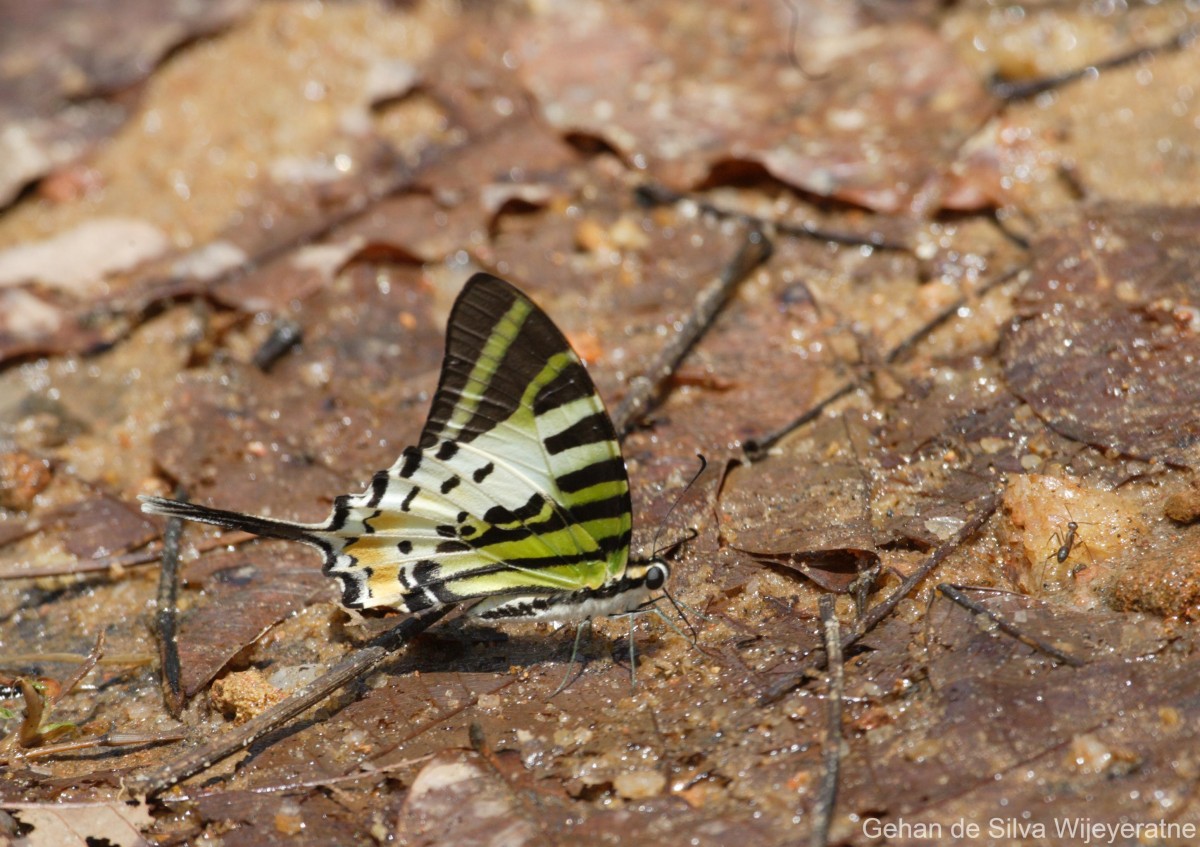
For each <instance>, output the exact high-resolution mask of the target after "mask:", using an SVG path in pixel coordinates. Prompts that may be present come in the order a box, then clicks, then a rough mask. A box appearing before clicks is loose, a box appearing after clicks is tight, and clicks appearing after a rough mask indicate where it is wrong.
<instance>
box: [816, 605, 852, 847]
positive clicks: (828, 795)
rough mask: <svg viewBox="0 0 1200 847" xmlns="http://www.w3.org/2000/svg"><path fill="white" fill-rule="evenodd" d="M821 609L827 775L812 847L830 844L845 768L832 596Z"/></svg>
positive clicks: (823, 745)
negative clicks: (825, 662)
mask: <svg viewBox="0 0 1200 847" xmlns="http://www.w3.org/2000/svg"><path fill="white" fill-rule="evenodd" d="M820 607H821V622H822V623H823V624H824V625H825V655H826V656H828V657H829V658H828V665H829V694H828V699H827V706H828V709H827V711H826V713H825V714H826V724H825V738H824V740H823V741H822V742H821V751H822V752H821V761H822V765H823V766H824V774H823V775H822V776H821V785H820V788H819V790H818V792H817V802H816V805H815V806H813V811H812V816H813V829H812V833H811V835H810V836H809V839H808V843H809V845H810V847H825V845H826V844H828V843H829V825H830V823H831V822H832V821H833V804H834V803H835V802H836V801H837V789H838V775H839V773H840V772H841V765H842V691H843V688H844V686H845V673H844V669H843V668H842V640H841V638H842V637H841V632H840V629H839V627H838V619H837V612H836V601H835V600H834V597H833V595H832V594H822V595H821V600H820Z"/></svg>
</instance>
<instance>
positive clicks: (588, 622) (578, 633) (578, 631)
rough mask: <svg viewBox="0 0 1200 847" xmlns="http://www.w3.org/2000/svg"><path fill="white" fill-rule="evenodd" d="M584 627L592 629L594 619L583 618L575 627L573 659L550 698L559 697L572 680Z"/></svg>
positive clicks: (568, 663) (581, 670)
mask: <svg viewBox="0 0 1200 847" xmlns="http://www.w3.org/2000/svg"><path fill="white" fill-rule="evenodd" d="M584 627H587V629H588V630H589V631H590V630H591V628H592V619H591V618H584V619H583V620H581V621H580V622H579V625H578V626H577V627H575V646H573V647H572V648H571V659H570V661H568V662H567V672H566V673H565V674H563V678H562V682H560V683H559V684H558V688H556V689H554V693H553V694H551V695H550V698H548V699H552V698H554V697H557V696H558V693H559V692H560V691H562V690H563V689H564V688H566V687H567V683H568V682H570V681H571V671H572V669H574V667H575V659H576V657H577V656H578V655H579V642H580V641H581V640H582V639H583V630H584ZM582 672H583V669H582V668H580V673H582Z"/></svg>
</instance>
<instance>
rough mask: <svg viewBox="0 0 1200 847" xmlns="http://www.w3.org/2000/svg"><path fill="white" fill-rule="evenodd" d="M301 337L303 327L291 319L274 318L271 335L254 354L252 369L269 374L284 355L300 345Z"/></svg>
mask: <svg viewBox="0 0 1200 847" xmlns="http://www.w3.org/2000/svg"><path fill="white" fill-rule="evenodd" d="M303 336H304V327H302V326H300V324H298V323H296V322H295V321H294V320H292V319H291V318H284V317H280V318H276V319H275V326H274V327H272V328H271V334H270V335H269V336H267V340H266V341H264V342H263V343H262V346H261V347H259V348H258V350H257V351H255V353H254V360H253V361H254V367H256V368H258V369H259V370H260V371H262V372H263V373H268V372H270V370H271V368H273V367H275V363H276V362H278V361H279V360H280V359H282V358H283V355H284V354H285V353H287V352H288V351H289V350H291V349H292V348H293V347H295V346H296V345H297V344H299V343H300V339H301V338H302V337H303Z"/></svg>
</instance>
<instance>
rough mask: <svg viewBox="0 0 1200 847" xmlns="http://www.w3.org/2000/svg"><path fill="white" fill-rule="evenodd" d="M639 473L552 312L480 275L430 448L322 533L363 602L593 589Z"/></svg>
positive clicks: (460, 325) (459, 325)
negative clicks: (628, 464) (632, 473)
mask: <svg viewBox="0 0 1200 847" xmlns="http://www.w3.org/2000/svg"><path fill="white" fill-rule="evenodd" d="M630 526H631V514H630V500H629V482H628V478H627V476H626V472H625V465H624V461H623V460H622V458H621V452H620V446H619V444H618V443H617V439H616V433H615V431H614V429H613V426H612V422H611V420H610V419H609V416H608V414H607V412H606V411H605V410H604V405H603V403H602V401H601V400H600V397H599V396H598V395H597V393H596V389H595V386H594V385H593V383H592V380H591V378H590V377H589V376H588V374H587V371H586V369H585V368H584V366H583V364H582V362H580V360H579V357H578V356H577V355H576V354H575V352H574V351H573V350H572V349H571V347H570V345H569V344H568V342H567V340H566V339H565V338H564V337H563V335H562V333H561V332H560V331H559V330H558V328H557V327H556V326H555V325H554V324H553V322H552V321H551V320H550V318H549V317H548V316H547V315H546V314H545V313H544V312H542V311H541V309H539V308H538V307H537V306H536V305H535V304H534V303H533V302H532V301H531V300H529V299H528V298H527V297H525V296H524V295H523V294H521V293H520V292H519V291H518V290H517V289H515V288H513V287H512V286H511V285H509V284H508V283H506V282H504V281H503V280H500V279H498V278H496V277H493V276H490V275H488V274H476V275H475V276H474V277H472V278H471V280H470V281H469V282H468V283H467V285H466V287H465V288H464V289H463V292H462V294H460V295H459V298H458V300H457V301H456V303H455V306H454V309H453V311H452V312H451V316H450V321H449V325H448V329H447V338H446V358H445V361H444V363H443V367H442V374H441V379H440V380H439V384H438V389H437V392H436V394H435V396H434V399H433V404H432V407H431V410H430V415H429V419H428V421H427V423H426V425H425V428H424V430H423V432H422V435H421V439H420V442H419V444H418V446H417V447H410V448H408V449H406V450H405V451H404V453H403V454H402V455H401V457H400V459H399V460H398V461H397V462H396V464H395V465H393V466H392V468H390V469H389V470H388V471H387V472H383V473H380V474H379V475H377V476H376V479H375V481H374V482H373V484H372V486H371V488H370V489H369V490H368V491H367V492H364V493H363V494H361V495H357V496H347V497H343V498H339V502H338V506H337V508H336V509H335V512H334V517H333V519H332V521H331V524H330V526H329V527H328V530H327V534H324V538H323V539H322V540H323V542H324V544H323V546H325V547H326V559H327V563H326V570H327V572H328V573H330V574H331V575H333V576H336V577H338V578H339V579H341V581H342V583H343V588H344V602H345V603H346V604H347V605H349V606H353V607H367V606H379V605H384V606H394V607H397V608H401V609H407V610H409V611H417V610H419V609H423V608H428V607H429V606H432V605H438V604H441V603H447V602H454V601H457V600H463V599H468V598H472V597H483V596H496V595H537V594H550V593H558V592H564V591H575V590H579V589H584V588H588V589H595V588H599V587H600V586H601V585H604V584H606V583H609V582H611V581H612V580H614V579H617V578H619V577H620V576H621V575H622V574H623V573H624V571H625V565H626V562H627V560H628V552H629V535H630Z"/></svg>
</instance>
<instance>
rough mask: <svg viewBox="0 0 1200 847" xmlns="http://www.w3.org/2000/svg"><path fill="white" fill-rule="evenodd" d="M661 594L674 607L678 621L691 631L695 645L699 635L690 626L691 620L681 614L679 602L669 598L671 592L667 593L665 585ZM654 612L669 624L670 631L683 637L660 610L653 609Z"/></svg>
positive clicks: (694, 628) (681, 609)
mask: <svg viewBox="0 0 1200 847" xmlns="http://www.w3.org/2000/svg"><path fill="white" fill-rule="evenodd" d="M662 593H663V594H665V595H666V596H667V599H668V600H669V601H671V605H672V606H674V607H675V613H676V614H677V615H679V619H680V620H682V621H683V622H684V623H685V624H687V628H688V629H689V630H691V632H692V644H696V642H698V641H699V640H700V634H699V633H698V632H696V627H694V626H692V621H691V619H690V618H688V616H687V615H685V614H684V613H683V608H682V607H681V606H680V605H679V601H677V600H676V599H675V598H674V597H672V596H671V592H670V591H667V587H666V586H665V585H664V586H663V589H662ZM655 611H656V612H658V613H659V615H661V616H662V619H663V620H664V621H666V622H667V623H669V624H671V628H672V629H674V630H675V631H676V632H678V633H679V634H680V635H683V633H682V632H680V630H679V627H677V626H675V624H674V623H672V622H671V620H670V619H669V618H668V617H667V616H666V615H664V614H663V613H662V610H661V609H658V608H655ZM685 637H686V636H685Z"/></svg>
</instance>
